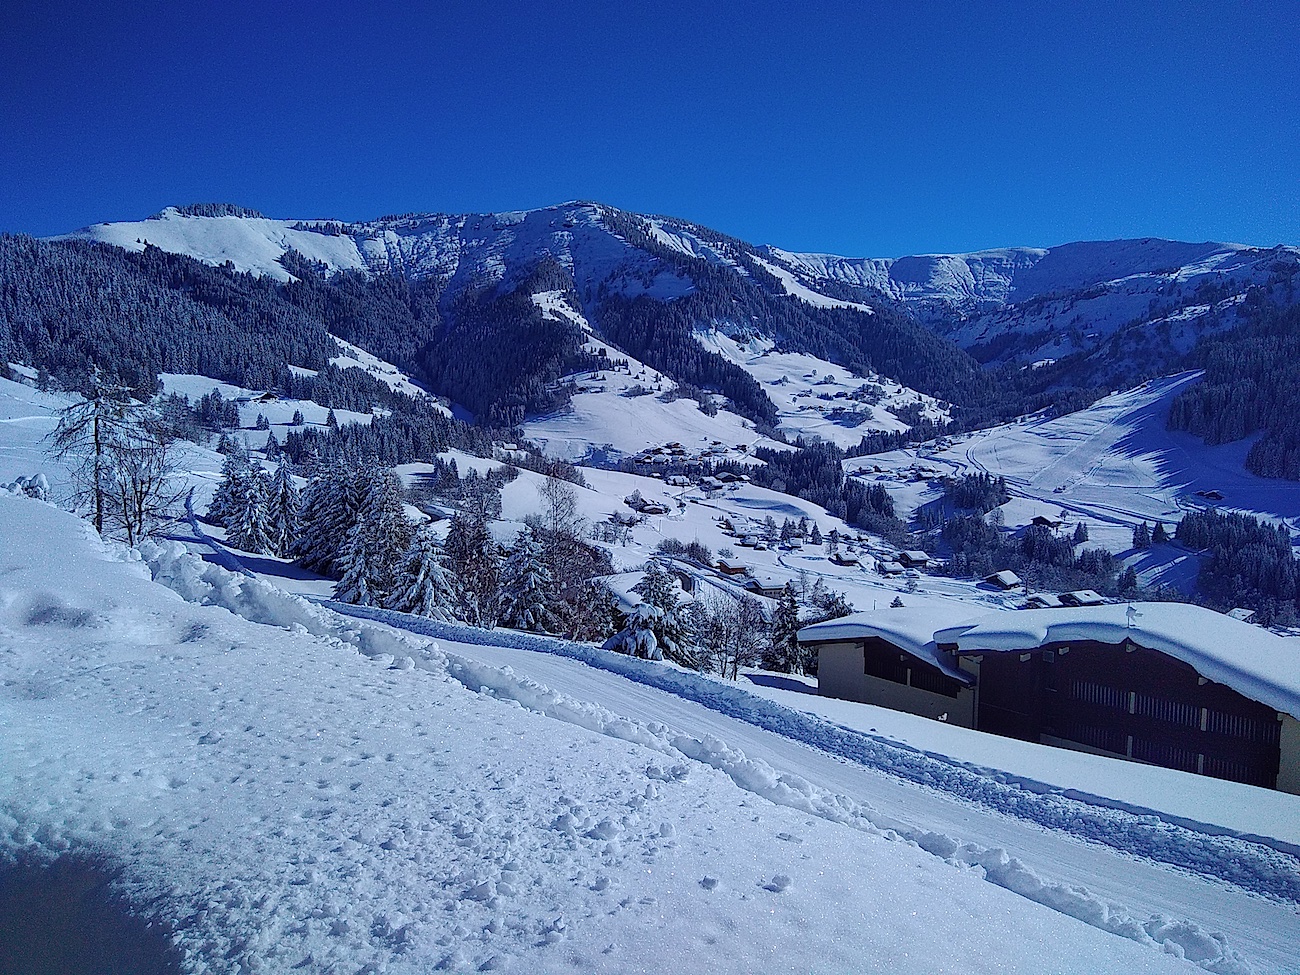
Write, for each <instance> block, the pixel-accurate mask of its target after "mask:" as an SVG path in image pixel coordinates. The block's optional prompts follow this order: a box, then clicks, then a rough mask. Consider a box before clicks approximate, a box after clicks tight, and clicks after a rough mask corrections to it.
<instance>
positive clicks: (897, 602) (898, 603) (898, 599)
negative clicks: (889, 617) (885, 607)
mask: <svg viewBox="0 0 1300 975" xmlns="http://www.w3.org/2000/svg"><path fill="white" fill-rule="evenodd" d="M889 608H890V609H902V608H903V597H902V596H895V597H894V601H893V602H892V603H890V604H889Z"/></svg>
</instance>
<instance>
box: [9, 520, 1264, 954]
mask: <svg viewBox="0 0 1300 975" xmlns="http://www.w3.org/2000/svg"><path fill="white" fill-rule="evenodd" d="M0 539H3V543H0V573H3V576H4V578H5V580H6V582H5V588H4V597H5V598H4V600H3V602H2V603H0V626H2V627H3V629H0V675H3V681H2V682H0V714H3V716H4V724H5V739H4V740H5V749H4V751H3V753H0V755H2V756H3V757H2V758H0V761H2V762H3V766H0V771H2V772H3V774H2V775H0V860H9V861H12V860H13V859H15V858H21V860H23V861H25V862H29V863H32V862H35V863H49V862H53V861H56V860H59V859H60V858H66V857H70V856H77V855H83V856H93V857H94V859H95V860H96V861H97V862H99V863H102V864H105V865H106V867H107V869H108V870H109V871H111V873H112V874H113V875H115V877H116V879H115V881H114V886H115V890H116V891H117V892H118V894H119V895H121V896H123V897H124V898H125V899H126V900H127V902H128V903H129V904H131V905H132V906H133V908H134V909H135V910H138V911H140V912H142V913H144V914H145V915H146V916H147V917H148V919H149V920H151V921H154V922H161V923H163V924H166V925H168V926H170V928H171V929H172V931H173V934H172V941H173V943H174V944H175V946H176V948H177V950H178V951H179V953H180V954H181V956H182V960H183V967H184V969H185V970H186V971H190V972H219V971H231V970H236V969H240V970H247V971H289V970H293V969H298V970H311V971H329V970H338V971H344V970H345V971H365V970H369V971H387V972H391V973H404V972H412V973H414V972H427V971H431V970H433V969H434V968H435V967H436V968H440V969H450V970H456V971H466V970H484V971H485V970H500V969H503V968H507V967H515V968H518V969H519V970H530V971H573V970H579V971H589V972H596V971H601V972H604V971H608V972H616V971H630V970H634V969H648V970H652V971H687V970H703V969H707V970H709V971H719V972H732V971H734V972H743V971H754V970H760V969H761V970H763V971H810V970H821V969H826V970H835V971H848V970H861V968H862V965H863V962H864V960H870V961H869V964H870V966H871V967H874V968H878V969H879V970H882V971H884V970H887V971H891V972H904V973H907V972H915V973H928V972H933V971H936V970H942V969H957V968H960V969H963V970H970V971H974V970H987V971H995V970H998V971H1006V970H1025V971H1030V970H1033V971H1052V972H1062V973H1064V972H1077V973H1095V972H1097V971H1125V972H1134V973H1136V972H1170V973H1173V972H1180V971H1193V970H1196V969H1195V967H1194V966H1192V965H1191V964H1190V963H1189V962H1187V961H1182V960H1179V959H1176V958H1174V957H1172V956H1171V955H1169V954H1167V953H1161V952H1160V951H1159V950H1158V949H1159V947H1160V946H1161V945H1162V944H1166V943H1167V944H1168V946H1169V948H1170V949H1171V950H1176V951H1178V952H1179V953H1183V952H1185V951H1186V950H1187V948H1188V947H1191V948H1193V949H1196V950H1199V949H1200V948H1201V947H1202V946H1203V945H1204V944H1206V943H1208V944H1210V945H1216V942H1214V941H1212V940H1211V939H1209V938H1207V936H1206V935H1204V934H1202V933H1200V932H1197V931H1196V930H1195V929H1194V928H1192V929H1188V928H1187V926H1186V925H1182V926H1180V925H1179V924H1178V922H1174V923H1172V924H1171V923H1168V922H1164V921H1160V922H1153V924H1152V926H1151V928H1150V930H1149V931H1148V930H1146V929H1143V930H1142V931H1141V932H1140V936H1139V934H1138V933H1136V932H1135V933H1134V934H1133V935H1131V937H1132V938H1133V939H1134V940H1128V939H1126V938H1121V937H1115V936H1114V935H1112V934H1110V933H1107V932H1104V931H1101V930H1098V929H1097V928H1096V927H1090V926H1089V925H1087V924H1085V923H1083V922H1082V921H1079V920H1075V919H1074V918H1072V917H1068V916H1066V915H1065V914H1062V913H1058V912H1056V911H1053V910H1049V909H1047V908H1046V907H1044V906H1041V905H1039V904H1037V903H1034V902H1032V901H1030V900H1027V899H1025V898H1022V897H1019V896H1017V895H1015V894H1013V893H1012V892H1010V891H1008V890H1004V889H1002V888H1000V887H998V886H995V885H994V884H989V883H985V882H984V881H983V880H982V879H981V876H980V873H979V872H978V871H975V870H971V869H962V868H959V867H956V866H954V865H951V864H948V863H945V862H944V861H943V860H941V859H939V858H938V857H934V856H931V855H930V854H927V853H925V852H923V851H922V850H921V849H919V848H917V847H916V846H913V845H910V844H905V843H897V842H895V843H890V842H884V841H883V839H884V837H883V836H882V834H881V833H880V832H879V831H877V830H874V829H864V828H858V829H854V828H852V826H851V825H849V824H848V823H846V822H844V821H837V818H836V817H833V816H821V815H818V814H817V813H816V812H815V810H816V809H817V808H818V805H819V803H820V802H821V801H822V800H821V799H820V798H818V797H817V796H816V794H814V795H813V796H809V795H807V792H806V789H807V787H806V784H804V783H802V782H801V780H799V779H797V778H796V777H792V776H789V775H778V774H777V773H775V772H774V771H773V770H772V769H771V768H770V767H769V766H767V765H766V764H765V763H761V762H753V761H751V760H749V759H746V758H745V757H744V756H743V755H742V754H740V753H739V752H736V751H735V750H733V749H729V748H727V746H725V745H724V744H723V743H722V742H720V741H717V740H715V739H711V738H708V739H705V740H703V741H702V740H699V739H693V738H691V737H690V736H689V735H682V734H674V733H672V732H671V730H670V729H667V728H665V727H664V726H663V725H660V724H653V725H652V724H646V723H643V722H640V721H637V720H634V719H629V718H627V717H623V716H619V715H617V714H616V713H614V712H611V711H609V710H607V709H604V708H602V707H600V706H598V705H592V704H589V703H585V702H582V701H576V700H572V699H567V698H565V697H564V696H563V695H560V694H557V693H556V692H554V691H550V690H548V689H547V688H545V687H542V686H540V685H538V684H536V683H535V682H532V681H528V680H526V679H524V680H520V679H516V678H515V677H514V676H513V674H511V672H510V671H509V670H502V669H499V668H496V667H492V666H490V665H484V664H481V663H479V662H477V661H473V660H470V659H467V658H464V657H459V656H457V655H456V654H454V653H451V654H448V653H444V652H443V651H442V650H440V649H439V648H438V647H437V646H436V645H435V644H432V643H430V642H429V641H427V640H419V639H416V638H410V637H408V638H405V639H403V638H400V637H394V636H392V635H390V634H388V633H386V632H384V631H381V630H379V629H377V628H374V627H368V626H366V625H364V624H363V625H358V624H357V623H356V622H355V621H344V620H341V619H339V618H338V617H335V616H334V615H333V614H331V613H329V612H326V611H323V610H320V609H315V608H312V607H310V606H309V605H307V604H305V603H303V602H300V601H298V600H295V599H294V598H292V597H288V596H285V595H283V594H278V593H276V592H275V591H274V590H272V589H270V587H267V586H266V585H265V584H263V583H259V582H257V581H255V580H248V579H245V578H242V577H240V576H236V575H232V574H230V573H228V572H225V570H222V569H219V568H216V567H213V566H208V565H205V563H203V562H201V561H199V560H197V559H196V558H194V557H193V556H188V555H184V554H183V553H182V552H181V551H180V550H179V547H178V546H174V545H172V546H162V547H159V546H149V547H147V548H146V555H147V557H148V558H149V563H148V565H147V566H146V565H142V564H141V563H140V562H139V561H135V560H133V559H132V558H131V556H130V555H129V554H128V553H125V552H122V551H120V550H117V549H114V548H113V547H111V546H107V547H106V546H104V545H103V544H101V543H100V542H99V540H98V539H97V538H96V537H94V536H93V535H92V534H91V533H90V532H89V531H88V529H87V528H86V526H85V524H84V523H82V522H79V521H77V520H76V519H74V518H73V517H72V516H70V515H66V514H63V513H61V512H58V511H56V510H55V509H54V508H52V507H49V506H47V505H44V504H42V503H41V502H37V501H31V500H28V499H24V498H17V497H12V496H8V495H5V496H0ZM52 558H53V559H56V560H57V564H58V565H59V568H60V571H59V572H58V573H55V574H51V573H50V572H49V571H48V568H47V567H48V566H49V565H50V564H51V559H52ZM151 573H152V574H153V575H155V576H157V577H158V579H159V581H164V582H166V584H167V585H168V586H170V587H172V589H174V590H175V591H169V590H168V589H165V588H163V587H162V586H161V585H159V584H157V583H155V582H152V581H150V574H151ZM177 593H179V594H180V596H178V595H177ZM181 597H183V598H181ZM227 607H229V608H227ZM231 609H233V610H235V612H233V613H232V612H231V611H230V610H231ZM236 614H239V615H236ZM241 617H246V618H241ZM692 752H693V753H694V754H696V755H697V756H698V757H697V758H690V757H687V754H688V753H692ZM765 779H766V780H770V781H769V782H768V784H767V785H764V784H763V783H764V781H765ZM766 792H770V793H771V794H772V795H774V796H776V795H784V794H786V793H789V794H791V795H792V796H794V797H797V801H791V802H773V801H770V800H768V799H766V798H764V797H763V794H764V793H766ZM827 808H828V809H829V808H830V807H827ZM838 815H839V819H840V820H843V819H844V818H848V817H847V814H845V813H840V814H838ZM999 862H1000V861H999V860H998V858H997V857H991V858H989V863H990V864H992V865H996V864H998V863H999ZM990 869H992V867H990ZM811 918H816V928H815V931H814V930H813V929H812V928H811V927H810V919H811ZM1221 949H1222V945H1221V943H1219V944H1217V950H1219V951H1220V954H1221V957H1222V953H1221ZM1239 970H1244V969H1239Z"/></svg>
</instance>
